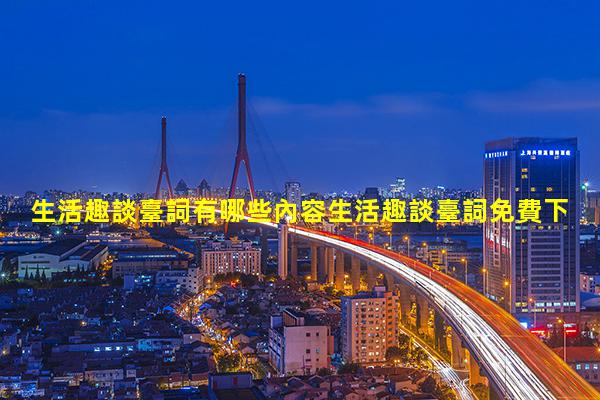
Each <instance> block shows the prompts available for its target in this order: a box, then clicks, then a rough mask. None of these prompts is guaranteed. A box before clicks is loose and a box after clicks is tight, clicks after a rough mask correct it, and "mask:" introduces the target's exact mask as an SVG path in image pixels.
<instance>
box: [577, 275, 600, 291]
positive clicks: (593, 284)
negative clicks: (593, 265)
mask: <svg viewBox="0 0 600 400" xmlns="http://www.w3.org/2000/svg"><path fill="white" fill-rule="evenodd" d="M579 288H580V290H581V291H582V292H585V293H595V294H600V274H597V273H596V274H595V273H589V272H581V273H580V274H579Z"/></svg>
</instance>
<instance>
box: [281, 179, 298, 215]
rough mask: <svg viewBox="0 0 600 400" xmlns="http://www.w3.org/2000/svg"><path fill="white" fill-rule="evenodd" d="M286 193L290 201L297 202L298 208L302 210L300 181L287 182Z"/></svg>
mask: <svg viewBox="0 0 600 400" xmlns="http://www.w3.org/2000/svg"><path fill="white" fill-rule="evenodd" d="M284 195H285V199H286V200H287V201H288V203H293V204H296V206H297V207H298V210H300V207H301V205H302V187H301V186H300V182H286V183H285V193H284Z"/></svg>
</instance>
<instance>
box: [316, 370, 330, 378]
mask: <svg viewBox="0 0 600 400" xmlns="http://www.w3.org/2000/svg"><path fill="white" fill-rule="evenodd" d="M317 375H319V376H329V375H331V370H330V369H329V368H319V369H318V370H317Z"/></svg>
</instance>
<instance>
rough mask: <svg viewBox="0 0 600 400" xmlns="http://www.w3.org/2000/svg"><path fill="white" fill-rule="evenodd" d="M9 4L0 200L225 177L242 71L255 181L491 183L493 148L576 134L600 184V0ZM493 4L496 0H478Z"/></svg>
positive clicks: (0, 44)
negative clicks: (161, 173) (164, 160)
mask: <svg viewBox="0 0 600 400" xmlns="http://www.w3.org/2000/svg"><path fill="white" fill-rule="evenodd" d="M56 3H58V2H46V1H44V2H42V1H39V2H36V1H28V2H23V1H10V2H3V5H2V10H1V12H0V50H1V54H2V58H1V62H0V77H1V78H0V79H1V82H2V88H1V89H0V140H1V141H0V143H1V146H0V193H22V192H24V191H25V190H28V189H32V190H38V191H39V190H43V189H46V188H62V189H65V190H73V189H84V190H98V191H102V192H112V191H125V192H137V191H146V192H152V191H153V190H154V185H155V182H156V178H157V174H158V166H159V161H160V160H159V144H160V143H159V140H160V117H161V116H162V115H166V116H167V119H168V134H169V150H168V151H169V155H168V157H169V167H170V172H171V179H172V180H173V181H174V182H173V184H175V183H176V182H177V181H178V180H179V179H180V178H183V179H184V180H185V181H186V182H187V183H188V184H189V185H190V186H192V185H193V186H196V185H198V183H199V182H200V180H201V179H202V178H206V179H207V180H208V181H209V183H210V184H211V185H213V186H226V185H227V184H228V180H229V179H230V173H231V168H232V167H233V157H234V150H235V137H236V131H235V102H236V75H237V73H238V72H244V73H246V74H247V76H248V96H249V102H250V104H249V107H250V110H251V111H250V118H251V123H250V125H249V127H250V129H249V146H250V152H251V154H250V157H251V160H252V163H253V169H254V170H255V179H256V182H257V186H258V187H259V189H267V188H273V189H281V188H282V185H283V181H284V180H287V179H294V180H300V181H301V183H302V184H303V188H304V190H305V191H333V190H341V189H348V190H352V191H355V190H362V189H364V187H365V186H383V185H386V184H389V183H391V182H392V180H393V179H394V177H395V176H404V177H406V178H407V182H408V186H409V189H411V190H416V189H417V188H419V187H422V186H432V185H438V184H439V185H445V186H448V187H463V188H476V187H480V186H481V180H482V177H481V176H482V172H481V170H482V156H483V145H484V142H485V141H486V140H492V139H498V138H502V137H506V136H576V137H578V138H579V140H580V142H579V145H580V149H581V176H582V178H589V179H590V182H591V185H592V187H596V188H599V187H600V169H599V165H600V164H599V163H600V161H599V157H598V149H600V129H599V128H600V40H599V39H600V23H598V15H600V3H598V2H593V1H590V2H583V1H578V2H565V1H540V2H533V1H532V2H526V3H527V4H522V3H524V2H506V1H498V2H475V1H472V2H461V1H454V2H442V1H439V2H414V3H418V4H412V5H409V4H407V2H399V1H390V2H356V3H353V2H347V1H344V2H342V1H340V2H326V1H318V2H311V1H304V2H282V1H277V2H250V1H245V2H224V1H223V2H191V1H190V2H165V1H163V2H158V1H139V2H138V1H127V2H123V1H118V2H117V1H115V2H111V1H81V0H79V1H72V2H71V1H69V2H67V1H62V2H60V4H56ZM480 3H485V4H480Z"/></svg>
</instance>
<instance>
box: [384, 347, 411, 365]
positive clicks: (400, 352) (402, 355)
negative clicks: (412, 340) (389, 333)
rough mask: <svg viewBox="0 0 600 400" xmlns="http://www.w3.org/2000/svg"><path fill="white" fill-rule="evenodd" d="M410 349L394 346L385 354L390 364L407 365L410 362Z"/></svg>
mask: <svg viewBox="0 0 600 400" xmlns="http://www.w3.org/2000/svg"><path fill="white" fill-rule="evenodd" d="M409 354H410V353H409V349H408V347H398V346H392V347H388V349H387V350H386V352H385V359H386V360H387V361H390V362H403V363H406V362H407V361H408V356H409Z"/></svg>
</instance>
